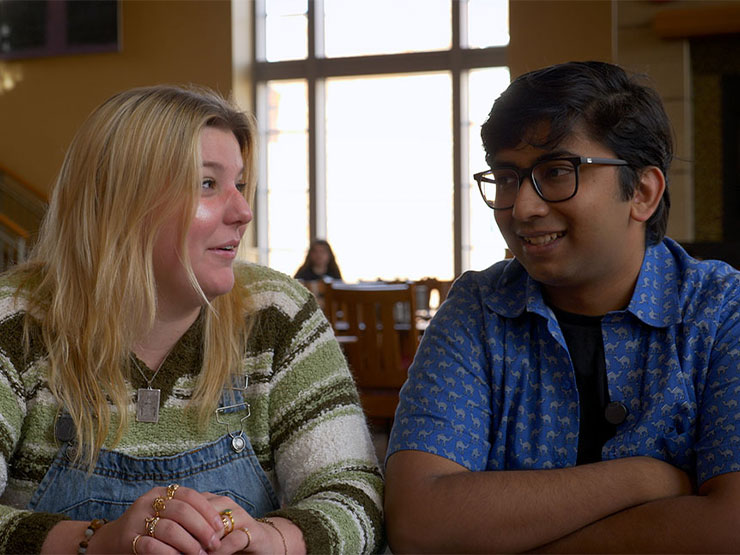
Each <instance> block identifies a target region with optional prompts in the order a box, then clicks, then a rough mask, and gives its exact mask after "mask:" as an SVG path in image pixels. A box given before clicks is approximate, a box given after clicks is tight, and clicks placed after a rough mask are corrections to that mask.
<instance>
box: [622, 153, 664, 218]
mask: <svg viewBox="0 0 740 555" xmlns="http://www.w3.org/2000/svg"><path fill="white" fill-rule="evenodd" d="M664 192H665V176H664V175H663V172H662V171H661V170H660V168H658V167H657V166H647V167H645V168H642V169H641V170H640V180H639V181H638V183H637V187H635V192H634V194H633V195H632V201H631V202H632V209H631V211H630V215H631V216H632V219H634V220H636V221H638V222H646V221H648V220H649V219H650V216H652V215H653V213H654V212H655V210H656V209H657V208H658V204H659V203H660V199H662V198H663V193H664Z"/></svg>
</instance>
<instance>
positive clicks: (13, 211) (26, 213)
mask: <svg viewBox="0 0 740 555" xmlns="http://www.w3.org/2000/svg"><path fill="white" fill-rule="evenodd" d="M47 206H48V200H47V196H46V194H44V193H43V192H41V191H39V190H38V189H36V188H35V187H34V186H33V185H31V184H30V183H28V182H27V181H25V180H24V179H23V178H21V177H20V176H18V175H16V174H15V173H13V172H12V171H11V170H9V169H7V168H5V167H3V166H2V165H0V271H4V270H6V269H7V268H9V267H10V266H12V265H13V264H17V263H19V262H22V261H23V260H25V258H26V254H27V253H28V249H29V248H30V246H31V243H32V240H33V238H34V236H35V233H36V231H37V230H38V227H39V225H40V223H41V220H42V219H43V217H44V214H45V213H46V208H47Z"/></svg>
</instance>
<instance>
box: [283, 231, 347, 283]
mask: <svg viewBox="0 0 740 555" xmlns="http://www.w3.org/2000/svg"><path fill="white" fill-rule="evenodd" d="M294 277H295V278H296V279H300V280H303V281H314V280H317V279H326V278H329V279H338V280H341V279H342V272H340V271H339V266H338V265H337V259H336V258H335V257H334V251H333V250H331V246H330V245H329V242H328V241H325V240H324V239H315V240H314V241H312V242H311V246H310V247H309V248H308V252H307V253H306V260H304V261H303V264H302V265H301V267H300V268H298V271H297V272H296V273H295V276H294Z"/></svg>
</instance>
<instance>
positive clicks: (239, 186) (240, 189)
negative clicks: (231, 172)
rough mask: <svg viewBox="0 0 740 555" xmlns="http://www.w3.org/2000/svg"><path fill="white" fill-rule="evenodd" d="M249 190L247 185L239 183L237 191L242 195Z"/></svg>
mask: <svg viewBox="0 0 740 555" xmlns="http://www.w3.org/2000/svg"><path fill="white" fill-rule="evenodd" d="M246 189H247V184H246V183H244V182H241V181H240V182H239V183H237V184H236V190H237V191H239V192H240V193H243V192H244V191H245V190H246Z"/></svg>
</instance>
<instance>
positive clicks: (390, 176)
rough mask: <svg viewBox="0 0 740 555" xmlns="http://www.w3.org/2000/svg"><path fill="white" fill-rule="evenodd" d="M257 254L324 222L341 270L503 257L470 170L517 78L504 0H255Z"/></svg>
mask: <svg viewBox="0 0 740 555" xmlns="http://www.w3.org/2000/svg"><path fill="white" fill-rule="evenodd" d="M254 22H255V33H254V37H255V52H256V58H257V62H256V64H255V79H254V82H255V85H256V94H255V98H256V102H257V106H256V112H257V117H258V123H259V125H260V134H261V146H262V149H261V168H260V182H259V187H258V196H257V206H256V214H257V215H256V223H257V242H258V247H259V253H260V261H261V262H262V263H265V264H269V265H270V266H272V267H274V268H276V269H278V270H282V271H284V272H286V273H291V274H292V273H293V272H294V271H295V270H296V269H297V268H298V266H299V265H300V264H301V262H302V261H303V258H304V257H305V253H306V250H307V248H308V244H309V241H310V240H311V239H313V238H325V239H327V240H328V241H329V243H330V244H331V245H332V248H333V249H334V252H335V254H336V256H337V261H338V263H339V265H340V268H341V270H342V273H343V275H344V278H345V280H347V281H356V280H371V279H376V278H382V279H417V278H421V277H424V276H434V277H439V278H442V279H449V278H452V277H453V276H454V275H457V274H459V273H460V272H461V271H463V270H466V269H469V268H475V269H482V268H485V267H486V266H488V265H490V264H491V263H493V262H495V261H496V260H499V259H501V258H503V256H504V242H503V240H502V239H501V236H500V234H499V232H498V229H497V228H496V225H495V222H494V219H493V213H492V211H491V210H490V209H489V208H487V207H486V206H485V205H484V204H483V202H482V201H481V199H480V195H479V193H478V190H477V187H476V185H475V183H474V182H473V181H472V178H471V175H472V173H473V172H474V171H479V170H481V169H483V168H484V166H485V162H484V158H483V152H482V148H481V146H480V125H481V123H483V121H484V120H485V118H486V116H487V114H488V111H489V110H490V108H491V105H492V103H493V101H494V100H495V98H496V97H497V96H498V95H499V94H500V93H501V91H502V90H503V89H504V88H505V87H506V86H507V85H508V83H509V72H508V68H506V67H505V60H506V45H507V44H508V0H258V1H257V2H255V17H254Z"/></svg>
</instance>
